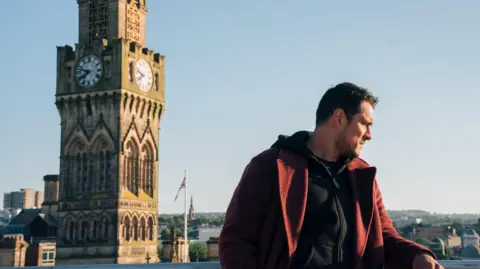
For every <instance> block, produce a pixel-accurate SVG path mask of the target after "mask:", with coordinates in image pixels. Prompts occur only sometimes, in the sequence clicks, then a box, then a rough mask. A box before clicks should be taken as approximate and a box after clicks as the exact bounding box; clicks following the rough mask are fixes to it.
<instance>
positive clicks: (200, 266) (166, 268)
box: [7, 260, 480, 269]
mask: <svg viewBox="0 0 480 269" xmlns="http://www.w3.org/2000/svg"><path fill="white" fill-rule="evenodd" d="M440 263H441V264H442V265H443V267H445V268H447V269H461V268H480V260H449V261H440ZM7 268H14V267H7ZM29 268H42V269H47V268H51V269H61V268H66V269H75V268H79V269H90V268H91V269H109V268H112V269H122V268H145V269H146V268H161V269H221V268H220V263H219V262H191V263H153V264H96V265H72V266H55V267H48V266H47V267H29Z"/></svg>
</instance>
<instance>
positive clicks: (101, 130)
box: [89, 124, 115, 153]
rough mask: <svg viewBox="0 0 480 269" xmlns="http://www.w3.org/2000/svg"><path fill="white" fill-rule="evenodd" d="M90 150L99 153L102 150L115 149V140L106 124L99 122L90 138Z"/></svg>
mask: <svg viewBox="0 0 480 269" xmlns="http://www.w3.org/2000/svg"><path fill="white" fill-rule="evenodd" d="M90 141H91V143H90V147H89V148H90V151H91V152H93V153H98V152H100V151H106V150H109V151H111V152H113V151H114V150H115V140H114V138H113V137H112V135H111V134H110V132H109V130H108V129H107V128H106V126H105V124H99V125H97V127H96V130H95V132H94V133H93V135H92V137H91V139H90Z"/></svg>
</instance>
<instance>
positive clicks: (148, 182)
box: [142, 144, 153, 197]
mask: <svg viewBox="0 0 480 269" xmlns="http://www.w3.org/2000/svg"><path fill="white" fill-rule="evenodd" d="M142 181H143V182H142V188H143V190H144V192H145V193H146V194H147V195H149V196H150V197H153V149H152V147H151V146H150V145H149V144H145V145H144V146H143V147H142Z"/></svg>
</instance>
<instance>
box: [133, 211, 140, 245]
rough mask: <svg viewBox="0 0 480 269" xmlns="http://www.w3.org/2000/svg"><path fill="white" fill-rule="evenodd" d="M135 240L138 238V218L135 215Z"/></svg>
mask: <svg viewBox="0 0 480 269" xmlns="http://www.w3.org/2000/svg"><path fill="white" fill-rule="evenodd" d="M132 223H133V240H135V241H137V240H138V230H139V229H138V219H137V217H133V221H132Z"/></svg>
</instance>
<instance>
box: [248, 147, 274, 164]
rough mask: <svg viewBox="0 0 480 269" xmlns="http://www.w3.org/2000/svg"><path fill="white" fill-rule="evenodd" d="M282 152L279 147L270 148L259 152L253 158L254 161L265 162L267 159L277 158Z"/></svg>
mask: <svg viewBox="0 0 480 269" xmlns="http://www.w3.org/2000/svg"><path fill="white" fill-rule="evenodd" d="M279 152H280V149H278V148H269V149H266V150H264V151H262V152H260V153H259V154H257V155H255V156H254V157H253V158H252V162H265V161H267V162H268V161H271V160H276V159H277V157H278V154H279Z"/></svg>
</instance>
